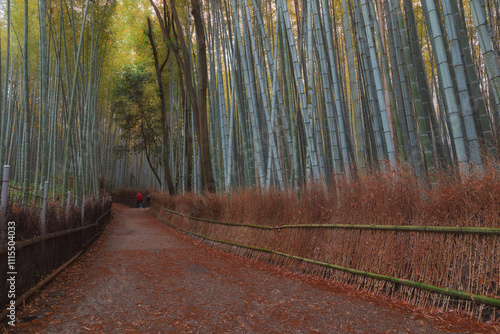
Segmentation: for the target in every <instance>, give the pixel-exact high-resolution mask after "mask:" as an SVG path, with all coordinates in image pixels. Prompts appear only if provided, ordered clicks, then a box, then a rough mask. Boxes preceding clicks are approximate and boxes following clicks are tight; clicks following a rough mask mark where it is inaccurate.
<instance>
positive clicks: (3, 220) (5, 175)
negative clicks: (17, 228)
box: [0, 165, 10, 243]
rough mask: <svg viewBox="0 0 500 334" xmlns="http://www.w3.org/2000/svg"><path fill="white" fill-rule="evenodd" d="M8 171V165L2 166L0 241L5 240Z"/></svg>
mask: <svg viewBox="0 0 500 334" xmlns="http://www.w3.org/2000/svg"><path fill="white" fill-rule="evenodd" d="M9 172H10V166H9V165H4V166H3V179H2V199H1V202H0V230H1V231H0V242H1V243H4V241H7V239H6V238H7V225H6V223H7V222H6V220H7V212H6V211H7V199H8V197H9Z"/></svg>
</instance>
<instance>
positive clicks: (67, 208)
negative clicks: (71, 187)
mask: <svg viewBox="0 0 500 334" xmlns="http://www.w3.org/2000/svg"><path fill="white" fill-rule="evenodd" d="M70 201H71V191H68V199H67V200H66V203H67V204H66V217H69V203H70Z"/></svg>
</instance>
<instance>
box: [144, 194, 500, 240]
mask: <svg viewBox="0 0 500 334" xmlns="http://www.w3.org/2000/svg"><path fill="white" fill-rule="evenodd" d="M153 204H156V205H158V206H159V207H160V208H162V209H163V210H165V211H167V212H169V213H172V214H175V215H178V216H181V217H184V218H188V219H192V220H196V221H201V222H205V223H212V224H218V225H227V226H240V227H250V228H258V229H263V230H282V229H288V228H329V229H334V228H337V229H351V230H382V231H400V232H433V233H462V234H493V235H496V234H499V235H500V228H498V227H467V226H461V227H458V226H410V225H408V226H405V225H354V224H292V225H281V226H265V225H255V224H240V223H230V222H221V221H215V220H208V219H204V218H197V217H192V216H188V215H185V214H183V213H180V212H177V211H173V210H169V209H166V208H164V207H162V206H161V205H159V204H158V203H156V202H154V201H153Z"/></svg>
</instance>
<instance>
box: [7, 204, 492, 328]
mask: <svg viewBox="0 0 500 334" xmlns="http://www.w3.org/2000/svg"><path fill="white" fill-rule="evenodd" d="M18 315H19V317H20V318H21V322H22V323H20V324H19V325H18V326H17V327H16V330H15V331H16V332H19V333H39V332H43V333H82V332H89V333H90V332H92V333H229V332H231V333H315V332H318V333H352V332H355V333H441V332H445V331H446V332H449V331H454V332H481V331H483V330H484V331H487V330H486V329H484V328H483V327H481V326H479V325H477V324H473V323H467V322H466V321H458V322H457V321H456V319H451V318H449V317H447V318H444V319H443V318H438V317H437V316H433V315H430V313H428V312H424V311H418V312H412V311H411V308H409V307H406V306H404V305H401V304H399V303H396V302H393V301H390V300H386V299H382V298H380V297H377V298H375V297H373V296H368V297H367V296H363V295H362V294H361V293H358V292H355V291H352V290H351V289H349V288H346V287H341V286H339V285H336V284H333V283H329V282H325V281H323V280H318V279H312V278H310V277H307V276H300V275H295V274H291V273H287V272H283V271H282V270H279V269H277V268H272V267H270V266H268V265H265V264H262V263H258V262H255V261H250V260H247V259H243V258H240V257H236V256H233V255H228V254H225V253H222V252H219V251H216V250H213V249H210V248H208V247H206V246H204V245H202V244H199V243H197V242H195V241H193V240H191V239H189V238H187V237H185V236H183V235H180V234H179V233H178V232H176V231H174V230H172V229H170V228H168V227H165V226H164V225H163V224H161V223H159V222H157V221H156V220H155V219H153V218H152V217H151V216H150V215H149V210H148V209H128V208H125V207H124V206H120V205H115V207H114V219H113V220H112V222H110V224H108V227H107V228H106V231H105V232H104V233H103V235H102V236H101V237H100V238H99V239H98V240H97V241H96V242H95V243H94V244H93V245H92V246H91V247H90V248H89V250H87V251H86V252H85V253H84V254H83V255H82V256H81V257H80V259H78V260H77V262H75V264H73V265H72V266H70V267H69V268H68V269H66V270H65V271H64V272H63V273H62V274H61V275H59V276H58V277H57V278H56V279H55V280H54V281H53V282H51V283H50V284H49V285H48V286H47V287H46V288H45V289H44V290H43V291H42V292H41V293H39V294H38V295H37V296H36V297H35V298H34V299H33V300H32V301H31V302H30V303H29V304H27V305H26V307H25V308H24V309H21V310H20V311H19V313H18ZM490 330H491V329H490Z"/></svg>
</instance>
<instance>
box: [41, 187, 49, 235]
mask: <svg viewBox="0 0 500 334" xmlns="http://www.w3.org/2000/svg"><path fill="white" fill-rule="evenodd" d="M48 195H49V181H45V182H44V184H43V203H42V235H43V234H45V233H46V232H47V226H46V222H47V199H48Z"/></svg>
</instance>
